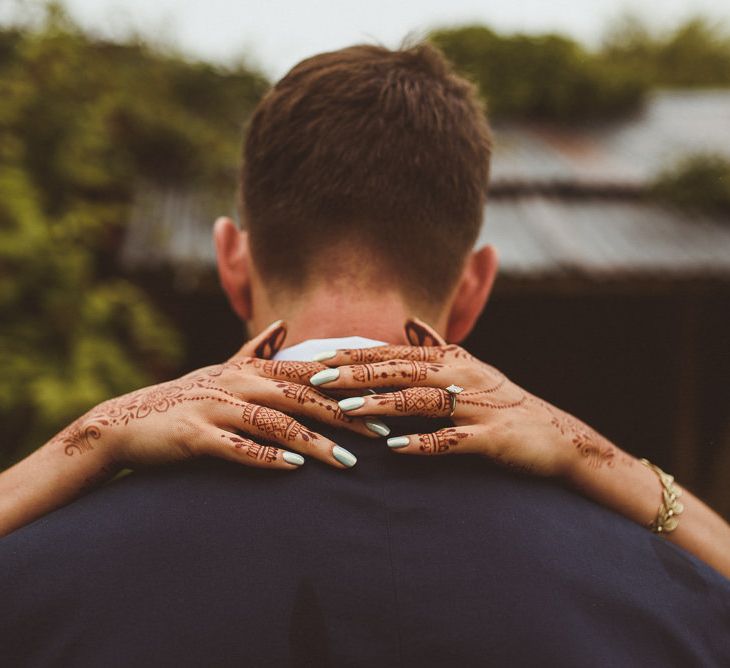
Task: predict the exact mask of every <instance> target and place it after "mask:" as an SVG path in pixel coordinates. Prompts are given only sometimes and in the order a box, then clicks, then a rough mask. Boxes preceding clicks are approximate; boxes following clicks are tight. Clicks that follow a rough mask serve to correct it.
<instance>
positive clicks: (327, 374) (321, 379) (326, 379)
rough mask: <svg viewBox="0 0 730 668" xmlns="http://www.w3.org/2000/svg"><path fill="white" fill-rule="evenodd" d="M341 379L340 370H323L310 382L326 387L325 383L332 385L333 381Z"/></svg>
mask: <svg viewBox="0 0 730 668" xmlns="http://www.w3.org/2000/svg"><path fill="white" fill-rule="evenodd" d="M339 377H340V370H339V369H322V371H318V372H317V373H315V374H314V375H313V376H312V377H311V378H310V379H309V382H310V383H312V385H324V384H325V383H331V382H332V381H333V380H337V379H338V378H339Z"/></svg>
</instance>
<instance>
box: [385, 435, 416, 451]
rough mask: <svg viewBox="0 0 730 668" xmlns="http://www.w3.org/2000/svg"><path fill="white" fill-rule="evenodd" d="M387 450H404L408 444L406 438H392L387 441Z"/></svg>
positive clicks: (408, 441)
mask: <svg viewBox="0 0 730 668" xmlns="http://www.w3.org/2000/svg"><path fill="white" fill-rule="evenodd" d="M386 442H387V443H388V447H389V448H405V447H406V445H408V444H409V443H410V440H409V439H408V436H393V438H389V439H388V440H387V441H386Z"/></svg>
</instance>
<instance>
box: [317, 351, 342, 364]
mask: <svg viewBox="0 0 730 668" xmlns="http://www.w3.org/2000/svg"><path fill="white" fill-rule="evenodd" d="M336 355H337V351H336V350H325V351H324V352H321V353H319V354H317V355H315V356H314V357H313V358H312V362H324V361H325V360H331V359H332V358H333V357H335V356H336Z"/></svg>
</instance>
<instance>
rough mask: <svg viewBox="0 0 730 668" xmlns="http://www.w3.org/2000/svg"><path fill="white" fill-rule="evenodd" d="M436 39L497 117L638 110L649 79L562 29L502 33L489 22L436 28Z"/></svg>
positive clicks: (568, 118) (588, 116)
mask: <svg viewBox="0 0 730 668" xmlns="http://www.w3.org/2000/svg"><path fill="white" fill-rule="evenodd" d="M430 39H431V41H433V42H434V43H435V44H436V45H437V46H438V47H440V48H441V49H442V50H443V51H444V53H445V54H446V55H447V56H448V58H449V59H450V60H451V61H452V62H453V63H454V65H455V66H456V68H457V69H458V70H459V71H460V72H462V73H463V74H465V75H467V76H468V77H469V78H471V79H472V80H473V81H474V82H475V83H476V84H477V85H478V86H479V89H480V91H481V93H482V96H483V97H484V98H485V99H486V101H487V103H488V109H489V113H490V115H491V116H492V117H493V118H496V119H499V118H509V119H512V120H514V119H532V120H549V121H558V122H585V121H589V120H593V119H596V118H598V119H611V118H615V117H616V116H621V115H622V114H625V113H627V112H630V111H633V110H635V109H636V108H637V107H638V106H639V105H640V104H641V102H642V100H643V97H644V94H645V92H646V84H645V83H644V82H643V81H642V80H641V79H640V78H639V77H638V76H636V75H635V74H634V73H633V71H632V69H631V68H630V67H626V66H625V65H623V64H621V65H614V64H613V62H611V61H610V60H606V59H604V58H602V57H601V56H600V55H599V54H594V53H591V52H589V51H588V50H587V49H585V48H584V47H583V46H581V45H580V44H578V43H577V42H575V41H574V40H572V39H570V38H568V37H564V36H561V35H550V34H549V35H523V34H516V35H499V34H497V33H495V32H493V31H492V30H490V29H489V28H486V27H484V26H466V27H461V28H451V29H448V30H437V31H434V32H432V33H431V35H430Z"/></svg>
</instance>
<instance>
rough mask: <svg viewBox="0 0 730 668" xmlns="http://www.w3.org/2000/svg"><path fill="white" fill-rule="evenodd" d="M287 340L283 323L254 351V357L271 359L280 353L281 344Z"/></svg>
mask: <svg viewBox="0 0 730 668" xmlns="http://www.w3.org/2000/svg"><path fill="white" fill-rule="evenodd" d="M285 338H286V327H285V326H284V324H283V323H282V324H281V325H279V326H278V327H277V328H276V329H274V330H273V331H272V332H271V333H270V334H269V335H268V336H267V337H266V338H265V339H264V340H263V341H262V342H261V343H259V345H258V346H256V350H254V357H260V358H263V359H267V360H268V359H271V358H272V357H273V356H274V355H276V353H278V352H279V348H281V344H282V343H284V339H285Z"/></svg>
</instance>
